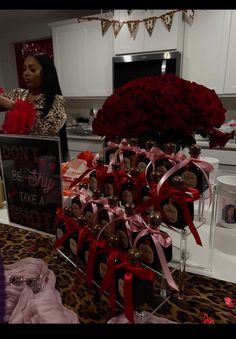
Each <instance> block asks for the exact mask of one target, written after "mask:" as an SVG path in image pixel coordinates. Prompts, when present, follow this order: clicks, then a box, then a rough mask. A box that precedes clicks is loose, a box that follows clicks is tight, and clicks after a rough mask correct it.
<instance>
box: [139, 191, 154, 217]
mask: <svg viewBox="0 0 236 339" xmlns="http://www.w3.org/2000/svg"><path fill="white" fill-rule="evenodd" d="M149 199H150V197H149V196H148V195H144V196H143V199H142V200H143V202H145V201H147V200H149ZM153 211H154V206H153V205H151V206H149V207H148V208H146V210H145V212H146V213H147V214H150V213H152V212H153Z"/></svg>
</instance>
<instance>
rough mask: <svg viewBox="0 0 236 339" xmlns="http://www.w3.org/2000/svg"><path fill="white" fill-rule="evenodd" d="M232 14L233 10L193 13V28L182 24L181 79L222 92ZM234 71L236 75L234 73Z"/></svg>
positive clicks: (218, 92)
mask: <svg viewBox="0 0 236 339" xmlns="http://www.w3.org/2000/svg"><path fill="white" fill-rule="evenodd" d="M231 15H232V10H196V11H195V16H194V20H193V24H192V26H190V25H188V24H185V38H184V51H183V70H182V77H183V78H184V79H186V80H190V81H195V82H197V83H199V84H202V85H204V86H206V87H208V88H211V89H214V90H215V91H216V93H217V94H222V93H224V82H225V71H226V61H227V54H228V50H231V49H232V48H231V46H230V47H229V41H230V39H229V34H230V28H231V29H232V27H230V24H231ZM234 25H235V24H234ZM234 35H235V36H236V32H235V33H234ZM228 47H229V49H228ZM234 48H235V49H236V47H234ZM233 53H234V55H235V54H236V50H235V51H234V52H233V51H232V54H233ZM232 61H233V59H232V60H231V61H228V64H230V62H232ZM231 71H232V68H231ZM233 72H234V74H236V70H234V71H233ZM226 79H227V77H226ZM231 83H232V82H231Z"/></svg>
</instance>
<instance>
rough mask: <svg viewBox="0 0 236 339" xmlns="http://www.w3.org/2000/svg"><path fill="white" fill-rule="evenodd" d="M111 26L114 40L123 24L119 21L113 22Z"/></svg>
mask: <svg viewBox="0 0 236 339" xmlns="http://www.w3.org/2000/svg"><path fill="white" fill-rule="evenodd" d="M112 26H113V32H114V35H115V38H116V37H117V34H118V33H119V31H120V30H121V27H122V26H123V22H120V21H119V20H113V21H112Z"/></svg>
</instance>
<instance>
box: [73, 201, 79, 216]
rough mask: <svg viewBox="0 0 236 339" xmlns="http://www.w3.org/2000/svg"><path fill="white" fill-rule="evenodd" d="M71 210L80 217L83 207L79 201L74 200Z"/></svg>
mask: <svg viewBox="0 0 236 339" xmlns="http://www.w3.org/2000/svg"><path fill="white" fill-rule="evenodd" d="M71 211H72V214H73V215H74V216H75V217H76V218H78V217H79V216H80V213H81V208H80V206H79V204H78V203H77V202H73V203H72V205H71Z"/></svg>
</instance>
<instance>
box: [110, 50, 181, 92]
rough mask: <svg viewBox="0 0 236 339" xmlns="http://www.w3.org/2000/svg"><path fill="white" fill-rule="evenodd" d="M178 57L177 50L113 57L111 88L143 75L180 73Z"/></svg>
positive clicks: (179, 54)
mask: <svg viewBox="0 0 236 339" xmlns="http://www.w3.org/2000/svg"><path fill="white" fill-rule="evenodd" d="M180 57H181V53H180V52H178V51H162V52H158V53H157V52H154V53H153V52H152V53H136V54H124V55H119V56H115V57H113V58H112V59H113V90H115V89H117V88H119V87H121V86H123V85H124V84H125V83H127V82H129V81H131V80H133V79H135V78H138V77H144V76H155V75H161V74H165V73H173V74H176V75H177V76H179V75H180Z"/></svg>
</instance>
